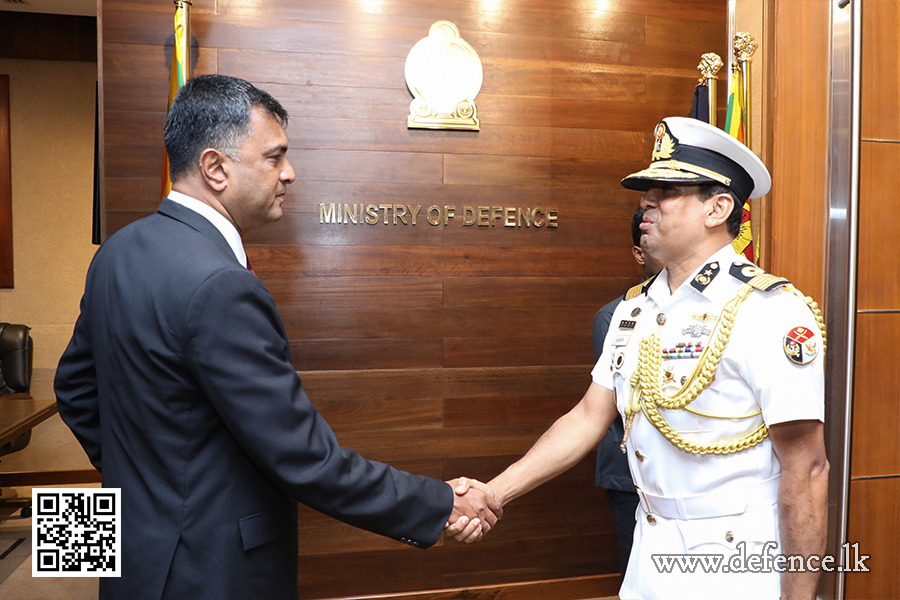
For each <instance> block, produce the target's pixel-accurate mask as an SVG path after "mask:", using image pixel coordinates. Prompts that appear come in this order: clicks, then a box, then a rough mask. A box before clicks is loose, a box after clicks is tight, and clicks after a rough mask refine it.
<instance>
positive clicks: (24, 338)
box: [0, 323, 34, 518]
mask: <svg viewBox="0 0 900 600" xmlns="http://www.w3.org/2000/svg"><path fill="white" fill-rule="evenodd" d="M30 331H31V328H30V327H27V326H25V325H14V324H10V323H0V403H2V402H5V401H7V400H8V399H10V398H28V397H29V390H30V388H31V369H32V359H33V356H34V341H33V340H32V339H31V335H30V334H29V332H30ZM30 440H31V430H30V429H29V430H28V431H26V432H25V433H23V434H22V435H20V436H18V437H17V438H15V439H14V440H13V441H12V442H9V443H7V444H5V445H4V446H2V447H0V456H5V455H7V454H10V453H12V452H18V451H19V450H22V449H23V448H25V446H27V445H28V442H29V441H30ZM0 507H3V508H12V509H19V508H21V509H22V513H21V514H22V517H26V518H27V517H29V516H31V498H5V499H2V500H0Z"/></svg>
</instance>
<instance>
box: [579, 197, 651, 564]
mask: <svg viewBox="0 0 900 600" xmlns="http://www.w3.org/2000/svg"><path fill="white" fill-rule="evenodd" d="M643 218H644V210H643V209H642V208H641V207H638V209H637V210H636V211H634V214H633V215H631V241H632V242H633V243H634V245H633V246H632V247H631V253H632V255H633V256H634V260H635V261H637V263H638V264H639V265H641V268H642V269H643V280H644V281H646V280H647V279H650V278H651V277H653V276H654V275H656V274H657V273H659V272H660V271H662V268H663V266H664V265H663V264H662V263H661V262H659V261H658V260H656V259H655V258H653V257H652V256H650V255H649V254H647V253H646V252H644V250H643V249H642V248H641V220H642V219H643ZM624 298H625V295H624V294H623V295H621V296H619V297H617V298H616V299H615V300H613V301H612V302H610V303H609V304H607V305H606V306H604V307H603V308H601V309H600V310H598V311H597V314H596V315H595V316H594V330H593V332H592V334H591V341H592V342H593V345H594V360H595V361H597V360H600V355H601V354H603V340H605V339H606V333H607V332H608V331H609V324H610V322H611V320H612V316H613V312H615V310H616V307H617V306H618V305H619V302H621V301H622V300H623V299H624ZM624 432H625V429H624V425H623V424H622V417H616V419H615V420H614V421H613V423H612V425H610V426H609V431H608V432H606V435H605V436H603V439H602V440H600V444H599V445H598V446H597V475H596V478H595V481H594V483H595V485H596V486H597V487H602V488H605V489H606V504H607V505H609V508H610V509H611V510H612V511H613V516H614V517H615V520H616V536H617V538H618V541H619V571H620V572H621V573H622V577H623V578H624V577H625V569H626V567H628V557H629V556H630V555H631V542H632V540H633V538H634V515H635V510H637V505H638V495H637V490H635V489H634V481H632V479H631V471H629V470H628V459H627V458H626V457H625V454H624V453H623V452H622V449H621V448H620V447H619V445H620V444H621V443H622V436H623V434H624Z"/></svg>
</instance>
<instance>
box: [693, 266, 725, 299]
mask: <svg viewBox="0 0 900 600" xmlns="http://www.w3.org/2000/svg"><path fill="white" fill-rule="evenodd" d="M718 274H719V263H717V262H712V263H709V264H707V265H705V266H704V267H703V268H702V269H700V272H699V273H697V275H696V276H695V277H694V278H693V279H692V280H691V286H692V287H693V288H694V289H695V290H697V291H698V292H702V291H703V290H705V289H706V286H708V285H709V284H710V283H712V280H713V279H715V278H716V275H718Z"/></svg>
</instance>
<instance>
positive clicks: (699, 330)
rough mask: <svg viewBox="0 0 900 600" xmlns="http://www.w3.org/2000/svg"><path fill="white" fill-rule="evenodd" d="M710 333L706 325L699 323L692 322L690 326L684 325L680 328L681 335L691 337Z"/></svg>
mask: <svg viewBox="0 0 900 600" xmlns="http://www.w3.org/2000/svg"><path fill="white" fill-rule="evenodd" d="M710 333H712V332H711V331H710V329H709V327H707V326H706V325H699V324H697V323H694V324H693V325H691V326H690V327H685V328H684V329H682V330H681V335H689V336H691V337H692V338H699V337H703V336H704V335H709V334H710Z"/></svg>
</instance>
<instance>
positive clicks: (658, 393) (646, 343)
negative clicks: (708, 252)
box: [632, 283, 753, 410]
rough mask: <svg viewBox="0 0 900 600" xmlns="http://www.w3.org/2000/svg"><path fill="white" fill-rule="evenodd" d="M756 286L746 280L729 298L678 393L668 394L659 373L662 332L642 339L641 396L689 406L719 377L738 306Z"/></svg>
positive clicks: (638, 378)
mask: <svg viewBox="0 0 900 600" xmlns="http://www.w3.org/2000/svg"><path fill="white" fill-rule="evenodd" d="M752 289H753V288H752V287H750V286H749V285H747V284H746V283H745V284H743V285H741V288H740V290H738V293H737V295H735V297H734V298H732V299H731V300H729V301H728V304H726V305H725V307H724V308H723V309H722V313H721V315H720V316H719V320H718V322H717V323H716V328H715V331H714V332H713V335H712V336H711V337H712V338H713V339H712V341H711V342H710V343H709V344H708V345H707V346H706V348H705V349H704V350H703V353H702V354H701V355H700V358H699V359H698V361H697V365H696V366H695V367H694V372H693V373H691V376H690V377H689V378H688V381H687V382H686V383H685V385H684V386H683V387H682V388H681V389H680V390H679V391H678V392H677V393H676V394H675V395H674V396H671V397H670V396H667V395H666V394H665V393H664V392H663V390H662V382H661V381H660V377H659V373H660V369H662V351H661V350H662V347H661V343H660V339H659V332H658V331H657V332H656V333H654V334H653V335H651V336H648V337H646V338H644V339H643V340H641V346H640V360H639V362H638V368H637V369H636V370H635V375H636V378H635V377H634V376H633V377H632V380H633V383H632V385H634V383H637V384H638V385H640V387H641V398H642V399H644V400H646V401H649V402H651V403H653V404H655V405H657V406H661V407H662V408H667V409H669V410H676V409H681V408H685V407H687V406H688V405H689V404H690V403H691V402H693V401H694V400H696V399H697V397H698V396H699V395H700V394H701V393H702V392H703V390H705V389H706V388H707V387H709V384H710V383H712V381H713V379H715V376H716V368H718V366H719V360H720V359H721V358H722V353H723V352H725V346H727V345H728V338H730V337H731V330H732V328H733V327H734V320H735V317H736V316H737V311H738V308H739V307H740V305H741V303H742V302H743V301H744V300H745V299H746V298H747V296H749V295H750V292H751V291H752Z"/></svg>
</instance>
